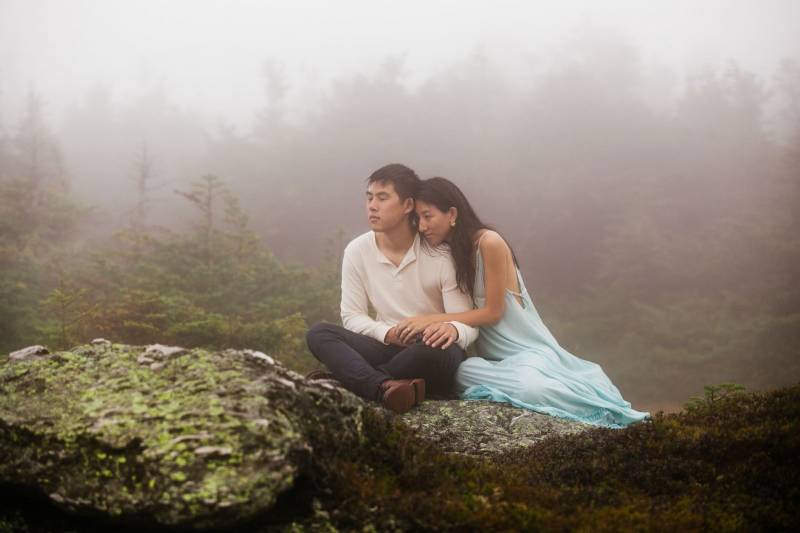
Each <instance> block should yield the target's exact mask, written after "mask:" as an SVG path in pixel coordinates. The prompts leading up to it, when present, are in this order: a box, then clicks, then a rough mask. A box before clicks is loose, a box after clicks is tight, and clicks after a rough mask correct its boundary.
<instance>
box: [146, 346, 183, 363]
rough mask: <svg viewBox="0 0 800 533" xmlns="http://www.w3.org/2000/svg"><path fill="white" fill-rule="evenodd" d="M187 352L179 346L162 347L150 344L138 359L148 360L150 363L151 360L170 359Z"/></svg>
mask: <svg viewBox="0 0 800 533" xmlns="http://www.w3.org/2000/svg"><path fill="white" fill-rule="evenodd" d="M186 352H187V350H186V348H181V347H180V346H164V345H163V344H150V345H149V346H147V347H146V349H145V351H144V353H143V354H141V355H140V357H143V358H146V359H150V360H151V361H150V362H152V360H153V359H170V358H172V357H177V356H179V355H183V354H185V353H186Z"/></svg>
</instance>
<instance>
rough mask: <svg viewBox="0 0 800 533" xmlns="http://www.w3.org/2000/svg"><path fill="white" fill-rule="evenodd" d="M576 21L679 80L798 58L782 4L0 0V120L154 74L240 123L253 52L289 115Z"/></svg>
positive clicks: (574, 27)
mask: <svg viewBox="0 0 800 533" xmlns="http://www.w3.org/2000/svg"><path fill="white" fill-rule="evenodd" d="M586 28H592V29H600V30H602V31H612V32H618V33H620V34H622V35H623V36H625V38H626V39H628V40H629V42H630V43H631V44H632V45H634V46H636V47H637V48H638V49H639V51H640V53H641V55H642V59H643V60H644V62H645V63H646V64H648V65H656V66H658V67H662V66H665V67H668V68H670V69H672V70H673V71H674V72H675V73H676V74H677V75H678V76H679V77H683V76H684V75H686V74H687V73H690V72H691V71H692V69H696V68H698V67H699V66H700V65H703V64H712V65H722V64H724V63H725V62H726V61H727V60H729V59H735V60H736V61H738V63H739V64H740V65H741V66H742V67H744V68H746V69H748V70H754V71H757V72H759V73H761V74H762V75H764V76H769V75H770V74H771V72H772V71H773V70H774V68H775V66H776V65H777V64H778V62H779V61H780V60H781V59H783V58H786V57H794V58H798V57H800V31H798V30H799V29H800V2H798V1H796V0H759V1H756V0H750V1H748V0H728V1H724V0H672V1H661V0H659V1H651V0H625V1H623V0H615V1H612V0H605V1H598V0H596V1H578V0H575V1H564V0H561V1H557V2H556V1H548V2H534V1H531V0H527V1H510V0H494V1H486V2H478V1H465V0H459V1H450V0H447V1H434V0H426V1H409V0H406V1H403V2H398V1H387V0H350V1H347V0H339V1H329V2H326V1H320V0H286V1H282V2H281V1H257V0H218V1H212V0H158V1H152V0H129V1H128V0H94V1H93V0H0V110H2V115H0V119H2V120H3V121H5V122H7V123H8V122H12V121H13V120H14V119H15V114H17V113H18V112H19V111H21V109H22V103H23V102H24V99H23V96H24V94H25V93H26V92H27V91H28V89H29V88H30V87H34V88H35V89H36V90H37V91H38V92H39V93H41V94H42V96H43V97H44V98H45V100H46V101H47V102H48V109H49V112H50V114H51V115H56V116H58V115H59V114H60V112H61V111H62V110H63V109H64V107H65V106H67V105H69V104H70V103H73V102H76V101H80V100H82V99H83V98H85V94H86V93H87V89H88V88H89V87H91V86H92V85H94V84H96V83H98V82H99V83H104V84H107V85H108V86H109V87H110V88H111V89H112V93H113V95H114V100H115V101H116V102H117V103H119V102H124V100H125V99H126V98H128V97H130V96H131V95H132V94H136V92H137V91H140V90H141V87H143V86H144V87H147V86H152V85H153V84H156V83H158V82H163V83H164V84H165V86H166V88H167V91H168V93H169V95H170V96H171V97H172V98H173V99H175V100H178V101H180V102H181V103H182V105H184V106H186V108H187V109H190V110H192V111H195V112H201V113H204V114H205V115H206V116H207V117H209V118H213V119H217V118H224V119H225V120H227V121H229V122H231V123H235V124H239V125H247V122H248V120H249V119H250V118H251V117H252V114H253V111H254V110H255V109H258V108H259V107H262V106H263V105H264V103H265V93H264V79H263V77H262V76H261V70H262V65H263V63H264V61H265V60H266V59H267V58H271V59H272V60H274V61H277V62H279V63H281V64H283V65H284V71H285V73H286V76H287V78H288V81H289V83H290V91H291V96H292V106H293V108H294V109H295V110H300V111H302V108H303V104H304V102H307V101H313V100H312V99H313V98H315V97H317V96H319V94H322V93H324V91H325V90H326V88H327V87H328V86H329V85H328V82H329V81H330V79H331V78H337V77H343V76H348V75H352V74H353V73H355V72H363V73H365V74H367V75H369V73H371V72H374V70H375V69H376V68H377V67H378V66H379V65H380V64H381V63H382V62H383V61H384V60H385V58H386V57H387V56H395V57H403V58H404V59H405V68H406V72H407V74H408V83H409V85H410V86H411V87H413V86H414V84H416V83H419V82H420V81H423V80H424V79H425V78H426V76H428V75H430V73H432V72H434V71H435V70H436V69H437V68H441V67H442V66H445V65H448V64H450V63H452V62H454V61H457V60H459V59H461V58H463V57H465V56H467V55H469V54H470V53H471V52H473V51H475V50H477V49H480V50H482V51H483V52H484V53H486V54H487V55H489V56H490V57H491V58H492V59H494V60H496V61H497V62H498V63H499V64H501V65H502V66H503V68H504V72H505V73H506V74H507V76H508V77H509V78H510V79H514V78H516V77H519V78H521V79H522V78H524V76H525V68H524V65H525V64H526V63H525V62H526V61H528V64H529V63H530V61H531V58H532V57H534V58H535V57H541V55H542V54H547V53H548V50H551V49H552V48H553V47H557V46H558V45H559V43H563V42H564V41H565V40H566V39H568V38H570V36H575V35H576V34H578V33H579V32H581V31H583V30H585V29H586ZM537 54H539V55H538V56H537Z"/></svg>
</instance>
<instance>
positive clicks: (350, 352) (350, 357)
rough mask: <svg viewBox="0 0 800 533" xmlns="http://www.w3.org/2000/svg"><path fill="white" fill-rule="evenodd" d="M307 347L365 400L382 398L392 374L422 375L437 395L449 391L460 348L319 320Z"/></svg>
mask: <svg viewBox="0 0 800 533" xmlns="http://www.w3.org/2000/svg"><path fill="white" fill-rule="evenodd" d="M306 340H307V342H308V347H309V349H310V350H311V353H313V354H314V356H315V357H316V358H317V359H319V360H320V361H321V362H322V363H323V364H324V365H325V366H326V367H327V368H328V370H330V371H331V373H333V375H334V376H335V377H336V379H338V380H339V381H340V382H341V383H342V385H344V387H345V388H346V389H348V390H349V391H351V392H353V393H355V394H357V395H358V396H360V397H362V398H365V399H367V400H375V401H378V402H381V403H384V401H385V394H386V384H387V383H391V382H393V381H394V380H412V379H423V380H425V387H427V389H428V390H429V391H430V392H432V393H433V394H436V395H448V394H449V393H450V392H451V389H452V385H453V376H455V373H456V370H457V369H458V365H460V364H461V361H463V360H464V350H462V349H461V348H460V347H459V346H458V345H456V344H452V345H451V346H450V347H449V348H447V349H446V350H442V349H440V348H431V347H430V346H426V345H425V344H423V343H421V342H418V343H415V344H411V345H409V346H405V347H404V346H397V345H393V344H388V345H387V344H383V343H382V342H379V341H377V340H375V339H373V338H371V337H367V336H366V335H361V334H359V333H354V332H352V331H349V330H347V329H345V328H343V327H341V326H337V325H334V324H327V323H319V324H316V325H315V326H314V327H312V328H311V329H310V330H309V331H308V334H307V335H306Z"/></svg>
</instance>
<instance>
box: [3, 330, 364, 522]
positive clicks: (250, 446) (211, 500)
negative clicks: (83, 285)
mask: <svg viewBox="0 0 800 533" xmlns="http://www.w3.org/2000/svg"><path fill="white" fill-rule="evenodd" d="M30 352H31V354H30V355H31V356H29V357H17V358H14V359H11V358H4V359H3V360H2V361H0V481H3V482H10V483H17V484H24V485H29V486H33V487H36V488H37V489H38V490H41V491H43V492H44V493H46V494H48V495H49V496H50V498H51V499H52V500H53V501H55V502H57V503H58V504H59V505H60V506H62V507H64V508H66V509H69V510H72V511H77V512H81V513H87V514H93V513H98V514H102V515H106V516H122V515H124V516H136V517H138V518H140V519H145V520H152V521H154V522H156V523H160V524H165V525H184V526H191V527H219V526H222V525H229V524H230V523H232V522H234V521H239V520H245V519H247V518H249V517H250V516H253V515H254V514H256V513H259V512H263V511H265V510H268V509H270V507H271V506H272V505H273V504H274V502H275V501H276V498H277V496H278V495H279V494H280V493H282V492H284V491H286V490H287V489H289V488H291V487H292V486H293V484H294V482H295V480H296V478H297V477H298V476H299V475H302V474H303V473H304V469H305V470H307V469H310V468H317V467H319V461H324V457H325V455H326V454H329V453H335V452H336V449H339V448H341V447H348V446H352V445H354V444H356V443H358V442H360V441H361V439H362V416H361V411H362V409H363V407H364V403H363V402H362V401H361V400H360V399H359V398H357V397H356V396H354V395H352V394H351V393H349V392H347V391H345V390H344V389H342V388H340V387H331V386H330V385H326V384H321V383H316V382H313V381H307V380H305V379H304V378H303V377H302V376H300V375H298V374H296V373H295V372H292V371H291V370H288V369H287V368H285V367H284V366H282V365H281V364H280V363H277V362H275V361H274V360H273V359H272V358H270V357H269V356H266V355H265V354H261V353H260V352H253V351H250V350H225V351H219V352H214V351H207V350H202V349H192V350H185V349H182V348H177V347H163V346H160V345H153V346H150V347H141V346H129V345H123V344H113V343H110V342H108V341H105V342H94V343H92V344H90V345H83V346H79V347H76V348H74V349H73V350H70V351H65V352H56V353H53V354H46V353H43V352H42V350H41V349H38V348H37V349H36V350H31V351H30Z"/></svg>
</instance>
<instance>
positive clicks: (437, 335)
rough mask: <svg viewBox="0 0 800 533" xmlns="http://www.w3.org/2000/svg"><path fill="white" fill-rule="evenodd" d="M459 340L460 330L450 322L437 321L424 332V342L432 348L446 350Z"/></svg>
mask: <svg viewBox="0 0 800 533" xmlns="http://www.w3.org/2000/svg"><path fill="white" fill-rule="evenodd" d="M457 340H458V330H457V329H456V327H455V326H454V325H453V324H451V323H449V322H436V323H435V324H431V325H430V326H428V327H427V328H425V331H423V332H422V342H424V343H425V344H427V345H428V346H430V347H432V348H439V347H441V348H442V350H446V349H448V348H449V347H450V345H451V344H453V343H454V342H456V341H457Z"/></svg>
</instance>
